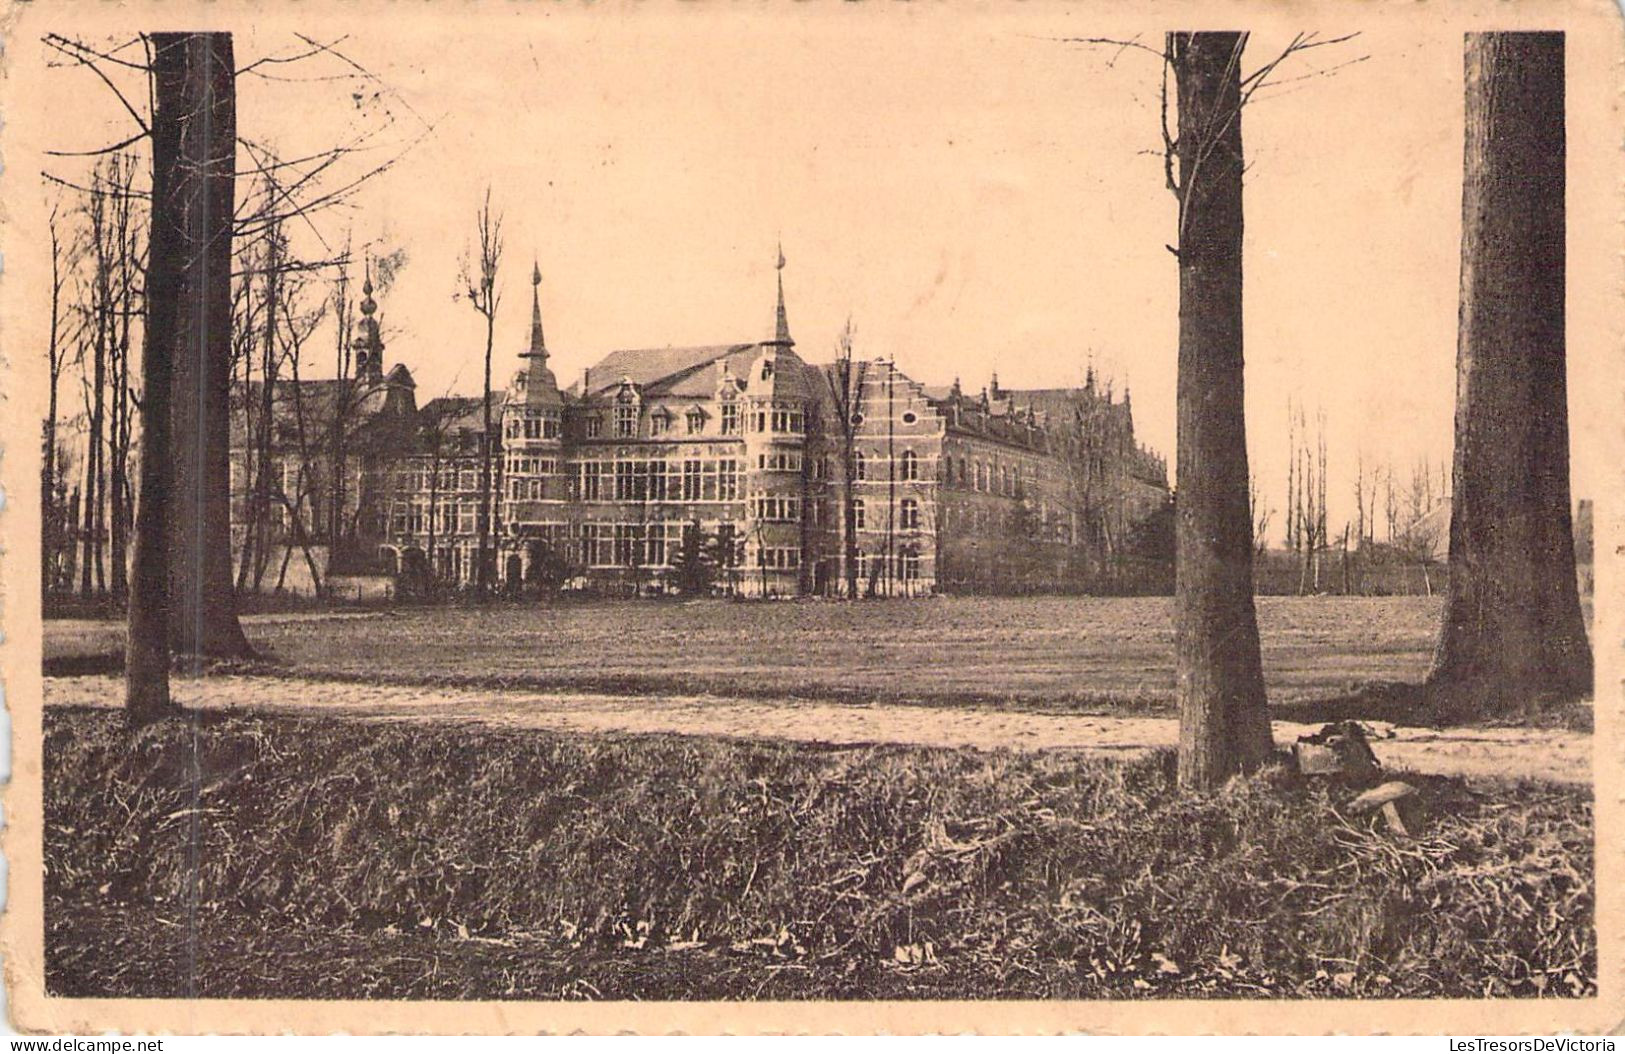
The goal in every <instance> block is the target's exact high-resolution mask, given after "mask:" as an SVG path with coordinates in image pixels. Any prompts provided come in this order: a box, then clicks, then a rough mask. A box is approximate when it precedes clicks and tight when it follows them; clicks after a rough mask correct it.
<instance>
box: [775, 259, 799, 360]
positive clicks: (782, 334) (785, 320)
mask: <svg viewBox="0 0 1625 1054" xmlns="http://www.w3.org/2000/svg"><path fill="white" fill-rule="evenodd" d="M774 266H775V269H776V270H777V271H778V272H779V307H778V312H777V314H776V315H775V317H774V320H773V343H774V344H777V345H779V346H780V347H781V348H789V347H794V346H795V343H796V342H795V341H794V340H792V339H791V338H790V319H789V316H787V315H786V314H785V313H784V243H783V242H780V243H779V260H778V263H777V264H775V265H774Z"/></svg>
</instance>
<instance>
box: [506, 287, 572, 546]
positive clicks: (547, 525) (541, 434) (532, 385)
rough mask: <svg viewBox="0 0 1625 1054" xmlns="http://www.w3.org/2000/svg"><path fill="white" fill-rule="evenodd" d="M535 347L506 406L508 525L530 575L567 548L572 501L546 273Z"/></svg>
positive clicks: (534, 309) (533, 312) (533, 313)
mask: <svg viewBox="0 0 1625 1054" xmlns="http://www.w3.org/2000/svg"><path fill="white" fill-rule="evenodd" d="M530 284H531V301H530V343H529V345H528V346H527V347H526V349H525V350H524V351H522V352H520V353H519V357H520V358H521V359H523V360H525V368H524V369H522V370H520V371H519V373H518V374H517V375H516V376H515V377H514V379H513V386H512V388H511V390H510V391H509V393H508V398H507V399H506V400H505V402H504V406H503V421H502V450H503V469H504V471H503V479H504V480H505V481H506V482H505V485H504V487H503V516H502V519H503V522H504V523H505V524H506V525H507V529H508V530H509V531H510V532H511V534H512V535H513V536H514V537H513V545H514V552H513V555H512V556H511V557H510V558H509V560H508V561H507V565H509V566H507V568H506V569H505V571H504V574H511V573H512V571H513V567H512V566H511V565H512V564H513V563H514V562H515V561H517V562H518V563H519V567H520V573H521V574H528V573H529V571H530V567H531V564H532V563H533V562H534V561H535V560H536V559H539V558H540V554H541V552H542V551H543V549H544V548H551V549H553V550H554V551H558V547H560V546H562V545H563V544H564V542H563V535H562V534H561V532H562V531H563V530H564V526H563V525H564V522H565V515H564V510H563V505H564V502H565V501H567V500H568V498H569V494H568V493H567V491H568V487H567V485H566V484H567V476H566V473H565V469H566V467H567V466H566V465H565V464H564V396H563V394H562V393H561V392H560V391H559V382H558V378H557V377H555V376H554V375H553V371H552V369H550V368H549V367H548V365H547V360H548V352H547V337H546V336H545V334H544V333H543V332H542V271H541V267H540V265H532V267H531V273H530Z"/></svg>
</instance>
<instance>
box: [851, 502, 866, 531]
mask: <svg viewBox="0 0 1625 1054" xmlns="http://www.w3.org/2000/svg"><path fill="white" fill-rule="evenodd" d="M865 526H866V524H865V521H864V517H863V499H862V498H859V499H857V500H856V501H854V502H853V503H852V529H853V530H855V531H861V530H863V528H864V527H865Z"/></svg>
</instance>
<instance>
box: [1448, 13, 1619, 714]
mask: <svg viewBox="0 0 1625 1054" xmlns="http://www.w3.org/2000/svg"><path fill="white" fill-rule="evenodd" d="M1563 58H1564V56H1563V34H1562V33H1473V34H1468V36H1467V41H1466V84H1467V89H1466V90H1467V102H1466V113H1467V123H1466V149H1465V154H1464V180H1463V187H1462V245H1461V317H1460V328H1459V332H1458V335H1457V347H1456V451H1455V487H1454V496H1453V499H1452V502H1451V516H1450V583H1449V589H1448V593H1447V598H1446V601H1445V612H1444V620H1443V624H1442V626H1441V630H1440V634H1439V642H1438V648H1437V651H1436V653H1435V655H1434V664H1433V670H1432V672H1431V674H1430V675H1429V683H1430V686H1431V687H1432V688H1433V689H1434V690H1435V693H1434V694H1435V699H1436V701H1437V704H1438V707H1439V712H1440V713H1441V715H1442V714H1459V713H1462V712H1464V711H1472V712H1476V713H1487V712H1494V711H1505V710H1509V709H1513V710H1515V709H1519V708H1521V707H1522V706H1523V705H1525V703H1527V702H1529V701H1532V700H1534V699H1536V698H1538V697H1543V696H1546V697H1559V698H1573V697H1577V696H1581V695H1584V694H1586V693H1588V692H1590V691H1591V678H1592V663H1591V652H1590V649H1589V648H1588V646H1587V644H1586V632H1585V623H1584V620H1583V618H1582V616H1581V611H1580V598H1579V588H1578V584H1577V582H1576V579H1575V567H1574V530H1573V523H1572V520H1571V514H1570V509H1569V429H1568V391H1567V381H1566V377H1565V354H1566V349H1565V332H1564V318H1563V313H1564V263H1565V255H1564V237H1565V215H1564V192H1565V181H1564V158H1565V153H1564V138H1565V136H1564V124H1563V118H1564V93H1563V73H1564V69H1563V67H1564V61H1563Z"/></svg>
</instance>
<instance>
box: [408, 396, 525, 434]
mask: <svg viewBox="0 0 1625 1054" xmlns="http://www.w3.org/2000/svg"><path fill="white" fill-rule="evenodd" d="M506 401H507V393H506V392H501V391H493V392H492V393H491V423H492V424H493V425H496V424H499V422H500V421H501V418H502V407H503V406H504V405H505V404H506ZM418 423H419V425H420V426H421V427H423V428H425V429H434V428H441V429H444V431H445V432H446V433H447V434H454V433H457V432H474V433H479V432H483V431H484V430H485V417H484V415H483V414H482V413H480V397H479V396H477V395H443V396H441V397H440V398H438V399H430V400H429V401H428V402H426V403H424V404H423V406H422V408H421V409H419V410H418Z"/></svg>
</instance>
